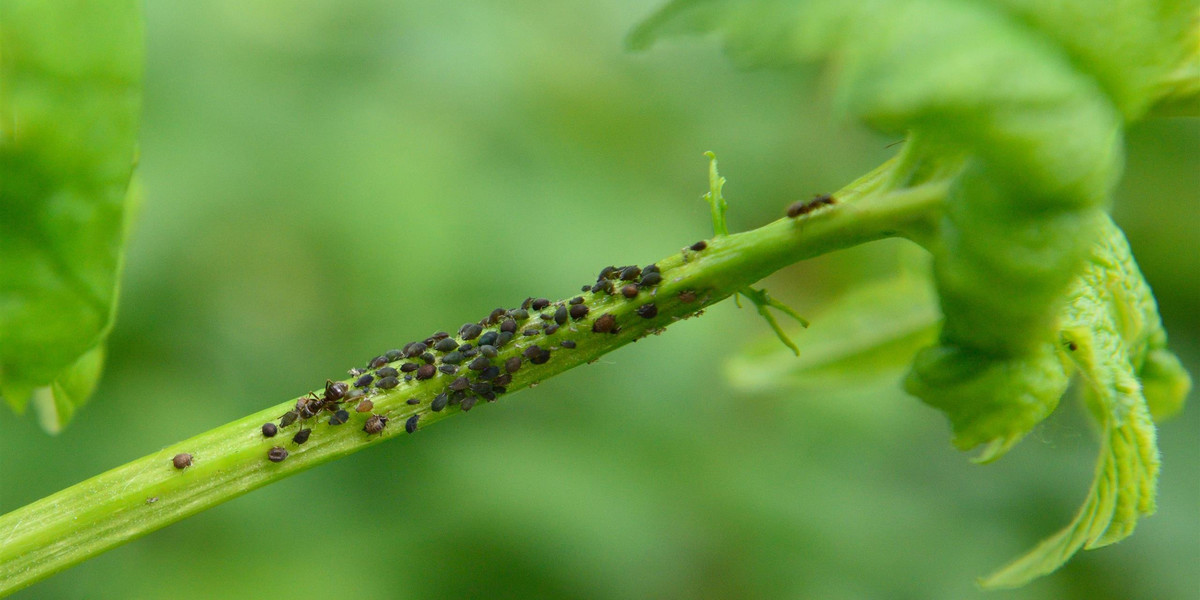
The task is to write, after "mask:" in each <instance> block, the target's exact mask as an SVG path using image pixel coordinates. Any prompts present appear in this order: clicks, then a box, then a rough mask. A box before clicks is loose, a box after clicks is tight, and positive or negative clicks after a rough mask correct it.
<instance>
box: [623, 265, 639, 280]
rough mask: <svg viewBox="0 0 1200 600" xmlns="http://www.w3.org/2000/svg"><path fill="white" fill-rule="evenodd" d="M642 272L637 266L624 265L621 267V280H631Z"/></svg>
mask: <svg viewBox="0 0 1200 600" xmlns="http://www.w3.org/2000/svg"><path fill="white" fill-rule="evenodd" d="M641 274H642V270H641V269H639V268H638V267H636V266H634V267H625V268H624V269H621V281H633V280H635V279H637V278H638V276H640V275H641Z"/></svg>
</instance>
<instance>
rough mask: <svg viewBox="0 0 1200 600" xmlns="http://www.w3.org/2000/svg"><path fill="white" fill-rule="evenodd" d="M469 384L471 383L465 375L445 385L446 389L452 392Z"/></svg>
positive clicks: (465, 387)
mask: <svg viewBox="0 0 1200 600" xmlns="http://www.w3.org/2000/svg"><path fill="white" fill-rule="evenodd" d="M470 385H471V380H470V379H467V378H466V377H459V378H458V379H455V380H454V381H451V382H450V385H448V386H446V389H448V390H450V391H452V392H458V391H462V390H465V389H467V387H469V386H470Z"/></svg>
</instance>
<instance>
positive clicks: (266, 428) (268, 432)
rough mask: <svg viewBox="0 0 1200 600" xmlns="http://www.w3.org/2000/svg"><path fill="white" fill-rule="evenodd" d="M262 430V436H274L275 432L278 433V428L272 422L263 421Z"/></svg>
mask: <svg viewBox="0 0 1200 600" xmlns="http://www.w3.org/2000/svg"><path fill="white" fill-rule="evenodd" d="M262 432H263V437H275V434H277V433H279V428H278V427H276V426H275V424H274V423H263V426H262Z"/></svg>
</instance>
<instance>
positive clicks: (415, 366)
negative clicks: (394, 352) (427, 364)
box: [400, 363, 421, 373]
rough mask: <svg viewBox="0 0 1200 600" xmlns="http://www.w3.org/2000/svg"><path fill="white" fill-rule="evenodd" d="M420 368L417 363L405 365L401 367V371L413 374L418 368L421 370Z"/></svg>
mask: <svg viewBox="0 0 1200 600" xmlns="http://www.w3.org/2000/svg"><path fill="white" fill-rule="evenodd" d="M420 366H421V365H418V364H417V363H404V364H402V365H400V370H401V371H403V372H405V373H412V372H413V371H416V370H417V369H418V368H420Z"/></svg>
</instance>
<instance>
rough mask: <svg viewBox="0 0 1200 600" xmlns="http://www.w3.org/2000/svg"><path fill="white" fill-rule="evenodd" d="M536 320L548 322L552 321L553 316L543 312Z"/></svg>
mask: <svg viewBox="0 0 1200 600" xmlns="http://www.w3.org/2000/svg"><path fill="white" fill-rule="evenodd" d="M538 318H539V319H541V320H543V321H550V320H552V319H554V315H552V314H550V313H548V312H544V313H540V314H538Z"/></svg>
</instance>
